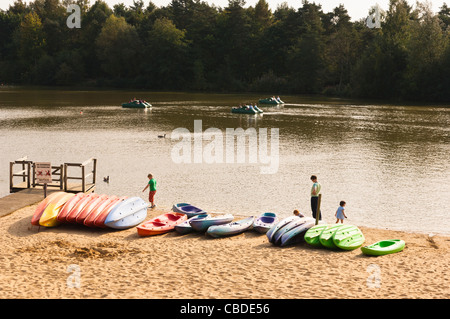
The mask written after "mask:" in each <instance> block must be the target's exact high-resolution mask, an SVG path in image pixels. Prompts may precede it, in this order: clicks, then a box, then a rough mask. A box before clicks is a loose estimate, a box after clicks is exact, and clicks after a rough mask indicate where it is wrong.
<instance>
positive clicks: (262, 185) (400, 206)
mask: <svg viewBox="0 0 450 319" xmlns="http://www.w3.org/2000/svg"><path fill="white" fill-rule="evenodd" d="M131 97H142V98H144V99H147V100H148V101H150V102H151V103H152V104H153V108H152V109H151V110H133V109H122V108H121V107H120V104H121V103H122V102H125V101H127V100H129V99H130V98H131ZM258 98H259V96H257V95H243V94H240V95H221V94H183V93H143V92H140V93H138V92H124V91H78V92H77V91H57V90H17V89H2V90H0V143H1V147H0V153H1V154H0V171H1V177H0V195H1V196H4V195H6V194H8V191H9V188H8V187H9V185H8V174H9V173H8V169H9V164H8V163H9V162H10V161H13V160H15V159H16V158H19V157H22V156H24V155H28V157H29V159H31V160H33V161H51V162H52V163H55V164H60V163H64V162H82V161H84V160H86V159H88V158H90V157H95V158H97V159H98V180H99V181H100V182H99V183H98V184H97V192H98V193H106V194H110V195H112V194H115V195H128V196H141V197H142V198H145V199H146V198H147V196H146V194H143V193H142V192H141V190H142V189H143V187H144V186H145V184H146V183H147V178H146V176H147V174H148V173H149V172H151V173H153V175H154V176H155V177H156V179H157V181H158V193H157V196H156V200H157V203H158V204H159V206H162V207H167V208H170V207H171V205H172V204H173V203H176V202H192V203H193V204H196V205H198V206H199V207H202V208H204V209H205V210H209V211H211V212H231V213H234V214H241V215H259V214H260V213H262V212H265V211H274V212H277V213H280V214H281V215H282V216H288V215H290V214H291V213H292V211H293V210H294V209H299V210H300V211H302V212H304V213H306V214H307V215H309V214H310V207H309V192H310V187H311V181H310V180H309V177H310V175H311V174H316V175H318V177H319V181H320V182H321V183H322V192H323V202H322V212H323V214H324V217H325V219H326V220H327V221H329V222H334V221H335V219H334V213H335V211H336V209H337V207H338V205H339V201H340V200H345V201H346V202H347V206H346V211H347V215H348V217H349V218H348V220H346V223H353V224H356V225H365V226H372V227H380V228H389V229H400V230H410V231H421V232H435V233H446V234H449V233H450V222H449V213H450V202H449V198H450V164H449V163H450V161H449V157H450V156H449V155H450V143H449V142H450V125H449V124H450V109H449V108H447V107H438V106H436V107H434V106H392V105H374V104H372V105H368V104H362V103H361V104H357V103H355V101H346V100H340V99H328V100H323V99H322V100H318V99H312V98H308V97H301V96H286V97H282V98H283V100H285V102H286V104H285V105H284V106H283V107H263V109H264V111H265V113H264V114H263V115H262V116H248V115H236V114H231V113H230V109H231V107H232V106H237V105H238V104H240V103H245V102H253V103H254V102H256V101H257V100H258ZM194 120H202V124H203V131H204V130H206V129H207V128H211V127H214V128H218V129H220V130H221V131H222V132H225V130H226V128H234V129H235V128H238V127H242V128H243V129H247V128H249V127H254V128H256V129H257V130H258V129H259V128H268V129H269V131H270V128H278V129H279V134H280V137H279V143H280V148H279V152H280V158H279V159H280V163H279V169H278V172H277V173H276V174H272V175H264V174H260V167H261V166H262V165H264V164H261V163H256V164H249V163H244V164H237V163H234V164H205V163H203V164H195V163H192V164H175V163H174V162H173V160H172V158H171V150H172V149H173V147H174V145H175V144H176V143H177V142H178V141H172V140H171V139H170V135H171V132H172V131H173V130H174V129H176V128H180V127H182V128H187V129H188V130H189V131H190V132H193V129H194ZM162 134H167V138H165V139H161V138H158V137H157V135H162ZM208 143H209V141H206V140H205V141H204V145H206V144H208ZM107 175H109V176H110V183H109V184H106V183H103V182H102V177H103V176H107Z"/></svg>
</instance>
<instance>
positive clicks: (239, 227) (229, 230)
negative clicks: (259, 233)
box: [206, 216, 255, 237]
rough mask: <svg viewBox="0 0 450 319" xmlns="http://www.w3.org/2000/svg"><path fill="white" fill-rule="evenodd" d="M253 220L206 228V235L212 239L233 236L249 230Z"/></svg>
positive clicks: (251, 218) (252, 218) (247, 219)
mask: <svg viewBox="0 0 450 319" xmlns="http://www.w3.org/2000/svg"><path fill="white" fill-rule="evenodd" d="M254 220H255V218H254V217H253V216H250V217H247V218H243V219H241V220H238V221H235V222H230V223H228V224H222V225H213V226H210V227H208V230H207V231H206V233H207V234H208V235H210V236H212V237H225V236H233V235H237V234H240V233H243V232H245V231H246V230H248V229H251V228H252V226H253V222H254Z"/></svg>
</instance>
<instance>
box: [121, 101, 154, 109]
mask: <svg viewBox="0 0 450 319" xmlns="http://www.w3.org/2000/svg"><path fill="white" fill-rule="evenodd" d="M122 107H126V108H136V109H145V108H149V107H152V105H151V104H150V103H148V102H147V101H138V100H135V101H132V102H127V103H122Z"/></svg>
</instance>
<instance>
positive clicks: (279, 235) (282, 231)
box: [266, 216, 315, 246]
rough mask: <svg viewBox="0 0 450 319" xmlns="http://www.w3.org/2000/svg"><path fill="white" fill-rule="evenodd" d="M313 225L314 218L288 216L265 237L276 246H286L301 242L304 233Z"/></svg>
mask: <svg viewBox="0 0 450 319" xmlns="http://www.w3.org/2000/svg"><path fill="white" fill-rule="evenodd" d="M314 224H315V219H314V218H311V217H299V216H290V217H287V218H284V219H282V220H281V221H280V222H278V223H277V224H275V225H274V226H272V228H270V229H269V231H268V232H267V233H266V236H267V238H268V239H269V242H271V243H272V244H274V245H276V246H287V245H291V244H295V243H298V242H300V241H303V236H304V234H305V232H306V231H307V230H308V229H310V228H311V227H313V226H314Z"/></svg>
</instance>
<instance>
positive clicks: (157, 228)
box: [136, 212, 187, 236]
mask: <svg viewBox="0 0 450 319" xmlns="http://www.w3.org/2000/svg"><path fill="white" fill-rule="evenodd" d="M185 220H187V215H186V214H182V213H173V212H170V213H166V214H162V215H160V216H158V217H155V218H153V219H150V220H148V221H146V222H144V223H142V224H141V225H139V226H137V227H136V228H137V232H138V235H139V236H153V235H159V234H164V233H167V232H169V231H171V230H173V229H175V226H176V225H179V224H181V223H182V222H184V221H185Z"/></svg>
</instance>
